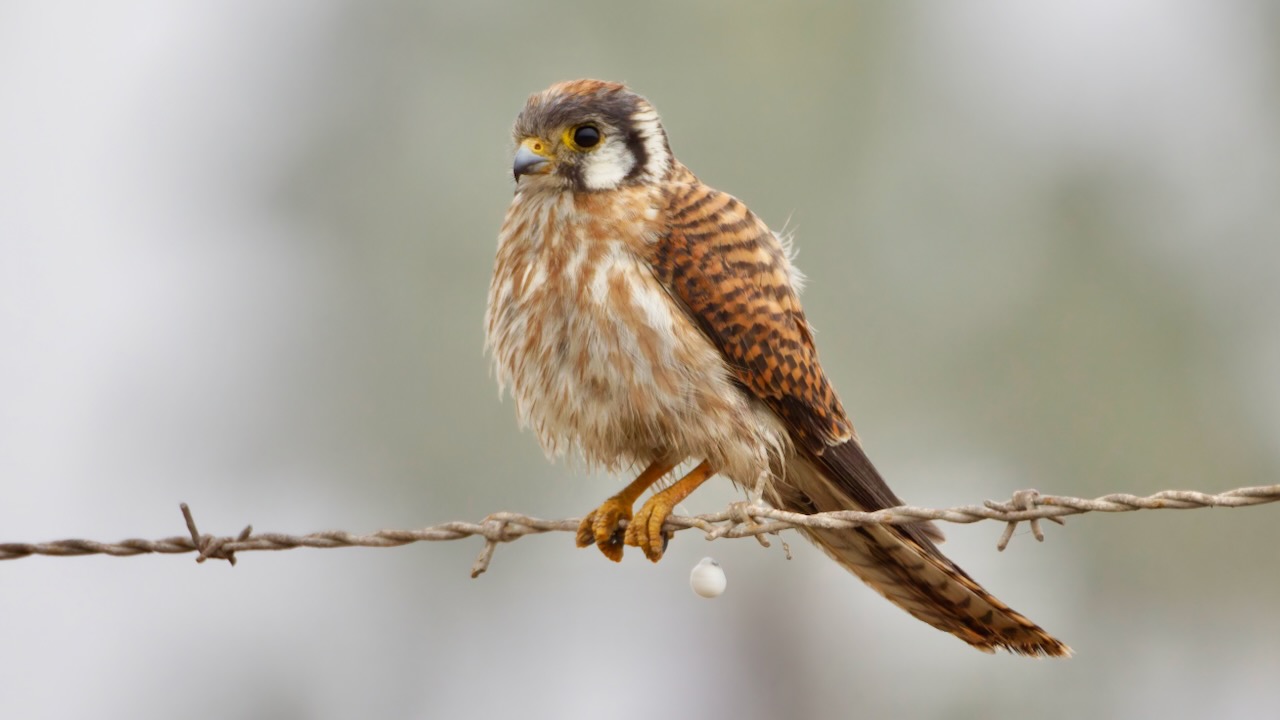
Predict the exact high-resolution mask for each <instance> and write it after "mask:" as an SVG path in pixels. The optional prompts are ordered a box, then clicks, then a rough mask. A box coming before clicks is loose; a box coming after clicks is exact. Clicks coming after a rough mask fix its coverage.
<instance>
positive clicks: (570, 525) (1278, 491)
mask: <svg viewBox="0 0 1280 720" xmlns="http://www.w3.org/2000/svg"><path fill="white" fill-rule="evenodd" d="M1278 500H1280V485H1265V486H1259V487H1246V488H1238V489H1235V490H1229V491H1227V492H1223V493H1219V494H1216V495H1215V494H1209V493H1202V492H1195V491H1191V490H1165V491H1163V492H1158V493H1156V494H1154V495H1148V496H1146V497H1139V496H1137V495H1128V494H1123V493H1117V494H1112V495H1104V496H1102V497H1099V498H1094V499H1092V500H1087V499H1083V498H1073V497H1062V496H1058V495H1041V494H1040V493H1039V492H1037V491H1035V490H1019V491H1018V492H1016V493H1014V494H1013V497H1012V499H1010V500H1009V501H1006V502H995V501H992V500H988V501H986V502H985V503H983V504H982V505H961V506H959V507H953V508H947V509H942V510H935V509H930V508H919V507H910V506H905V505H904V506H900V507H894V508H887V509H884V510H877V511H875V512H857V511H843V512H829V513H819V514H816V515H802V514H799V513H793V512H787V511H785V510H778V509H775V508H772V507H768V506H763V505H756V504H751V503H747V502H740V503H734V504H732V505H730V506H729V507H728V508H726V509H724V510H722V511H720V512H716V513H708V514H705V515H697V516H693V517H686V516H678V515H673V516H671V517H670V518H668V519H667V523H666V525H665V526H664V528H663V529H664V530H665V531H667V532H671V533H675V532H680V531H683V530H689V529H693V528H697V529H699V530H702V531H703V532H704V533H705V535H706V538H707V539H708V540H716V539H720V538H743V537H755V538H757V539H759V540H760V542H761V543H762V544H765V545H767V544H768V543H767V541H766V540H765V538H764V535H776V534H777V533H779V532H781V531H782V530H791V529H795V528H800V527H809V528H824V529H842V528H850V527H857V526H859V525H875V524H883V525H898V524H902V523H910V522H917V521H920V520H939V521H943V522H952V523H961V524H967V523H974V522H979V521H982V520H996V521H999V522H1004V523H1006V527H1005V530H1004V534H1003V535H1002V536H1001V538H1000V540H999V542H998V543H997V548H998V549H1000V550H1004V548H1005V546H1006V545H1007V544H1008V543H1009V540H1010V538H1011V537H1012V536H1013V532H1014V529H1015V528H1016V527H1017V525H1018V523H1021V522H1027V523H1030V525H1031V531H1032V534H1033V535H1034V536H1035V538H1036V539H1037V540H1040V541H1043V540H1044V534H1043V532H1042V531H1041V529H1040V525H1039V521H1040V520H1052V521H1054V522H1057V523H1059V524H1061V522H1062V518H1063V517H1065V516H1068V515H1080V514H1083V513H1088V512H1109V513H1114V512H1132V511H1135V510H1192V509H1196V508H1205V507H1225V508H1231V507H1245V506H1249V505H1261V504H1264V503H1271V502H1276V501H1278ZM181 509H182V514H183V517H184V519H185V520H186V524H187V532H188V534H187V535H183V536H175V537H168V538H163V539H160V540H141V539H136V538H135V539H129V540H121V541H119V542H114V543H103V542H96V541H93V540H76V539H72V540H55V541H52V542H44V543H0V560H16V559H18V558H24V557H30V556H32V555H49V556H54V557H71V556H79V555H113V556H116V557H128V556H132V555H144V554H149V553H162V554H178V553H189V552H195V553H197V557H196V562H204V561H205V560H208V559H211V558H212V559H217V560H226V561H228V562H229V563H231V564H232V565H234V564H235V562H236V553H239V552H249V551H254V550H292V549H293V548H299V547H311V548H340V547H398V546H400V545H408V544H410V543H416V542H434V541H442V540H461V539H463V538H467V537H472V536H477V535H478V536H480V537H483V538H484V541H485V543H484V548H483V549H482V550H481V551H480V555H479V557H477V558H476V561H475V563H474V564H473V565H472V566H471V577H473V578H474V577H478V576H479V575H480V574H481V573H483V572H484V571H485V570H487V569H488V567H489V563H490V561H491V560H492V559H493V553H494V551H495V550H496V549H497V546H498V544H499V543H504V542H512V541H514V540H518V539H519V538H522V537H524V536H526V535H537V534H541V533H547V532H570V533H573V532H577V530H578V523H579V518H568V519H565V520H542V519H539V518H534V517H529V516H527V515H521V514H518V513H510V512H499V513H494V514H492V515H489V516H488V517H486V518H484V519H483V520H481V521H480V522H478V523H473V522H465V521H455V522H447V523H443V524H440V525H433V526H431V527H426V528H421V529H419V530H379V531H378V532H375V533H370V534H368V535H355V534H352V533H349V532H345V531H341V530H332V531H327V532H317V533H310V534H307V535H286V534H282V533H256V534H255V533H254V532H253V527H252V526H248V527H245V529H244V530H242V531H240V533H239V534H237V535H234V536H217V535H206V534H202V533H201V532H200V531H199V530H198V529H197V528H196V523H195V519H194V517H193V516H192V514H191V510H190V508H188V507H187V505H186V503H183V504H182V505H181Z"/></svg>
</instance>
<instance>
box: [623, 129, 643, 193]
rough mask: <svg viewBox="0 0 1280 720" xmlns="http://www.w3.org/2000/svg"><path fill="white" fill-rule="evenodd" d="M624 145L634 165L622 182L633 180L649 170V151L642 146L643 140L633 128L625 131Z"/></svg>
mask: <svg viewBox="0 0 1280 720" xmlns="http://www.w3.org/2000/svg"><path fill="white" fill-rule="evenodd" d="M626 143H627V152H629V153H631V157H632V159H633V160H635V163H634V164H633V165H632V166H631V169H630V170H629V171H627V176H626V177H625V178H623V181H624V182H628V181H631V180H635V179H636V178H638V177H640V176H641V175H642V174H644V173H645V172H647V171H648V170H649V151H648V149H646V148H645V146H644V138H642V137H640V133H639V132H637V131H636V129H635V128H631V129H629V130H627V138H626Z"/></svg>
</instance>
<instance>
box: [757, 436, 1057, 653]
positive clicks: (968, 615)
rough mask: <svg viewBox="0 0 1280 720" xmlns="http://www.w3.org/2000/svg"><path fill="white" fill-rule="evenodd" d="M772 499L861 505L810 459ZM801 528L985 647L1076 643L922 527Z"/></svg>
mask: <svg viewBox="0 0 1280 720" xmlns="http://www.w3.org/2000/svg"><path fill="white" fill-rule="evenodd" d="M771 494H772V495H773V496H774V497H773V498H772V499H773V500H774V501H776V502H778V504H779V506H780V507H783V508H785V509H787V510H791V511H793V512H804V513H812V512H829V511H834V510H858V509H862V508H861V507H858V506H857V504H856V503H854V502H853V501H852V500H851V499H850V498H848V496H847V495H846V494H845V493H843V492H841V489H840V488H839V487H838V486H836V485H835V484H833V483H832V482H831V481H830V480H828V479H827V478H826V476H825V473H823V472H821V471H819V470H818V468H816V467H815V466H814V465H813V464H812V463H810V462H808V461H807V460H803V459H798V460H797V461H796V462H794V463H789V467H788V473H787V477H786V481H785V482H784V483H779V484H777V485H776V486H775V487H774V488H772V493H771ZM802 532H803V533H804V534H805V535H806V536H807V537H808V538H809V540H811V541H812V542H813V543H814V544H815V545H817V546H818V547H820V548H822V549H823V550H824V551H825V552H826V553H827V554H828V555H830V556H831V558H832V559H833V560H835V561H836V562H838V563H840V564H841V565H843V566H844V567H845V568H846V569H848V570H849V571H851V572H852V573H854V574H855V575H857V576H858V577H859V578H861V579H862V581H863V582H865V583H866V584H867V585H870V586H871V587H872V588H873V589H874V590H875V591H876V592H878V593H880V594H881V595H883V596H884V597H885V598H887V599H888V600H889V601H890V602H892V603H893V604H895V605H897V606H898V607H900V608H902V609H903V610H906V611H907V612H909V613H911V615H913V616H914V617H916V618H917V619H919V620H922V621H924V622H926V623H928V624H930V625H932V626H933V627H935V628H938V629H939V630H944V631H946V632H949V633H951V634H952V635H955V636H956V637H958V638H960V639H961V640H963V641H965V642H967V643H969V644H970V645H972V646H974V647H976V648H978V649H979V650H982V651H984V652H995V651H996V650H997V649H1003V650H1007V651H1009V652H1012V653H1017V654H1019V655H1030V656H1049V657H1065V656H1069V655H1070V654H1071V648H1069V647H1067V646H1066V645H1064V644H1063V643H1062V642H1061V641H1059V640H1057V639H1056V638H1054V637H1052V636H1051V635H1049V634H1048V633H1047V632H1045V631H1044V630H1043V629H1041V628H1040V626H1038V625H1036V624H1035V623H1034V622H1032V621H1031V620H1029V619H1027V618H1026V617H1025V616H1023V615H1021V614H1020V613H1018V612H1015V611H1014V610H1012V609H1011V608H1010V607H1009V606H1008V605H1005V604H1004V603H1003V602H1001V601H1000V600H998V599H997V598H996V597H995V596H993V595H992V594H991V593H989V592H987V591H986V589H984V588H983V587H982V586H981V585H979V584H978V583H977V581H975V580H974V579H973V578H971V577H969V576H968V575H967V574H966V573H965V572H964V571H963V570H961V569H960V568H959V567H957V566H956V565H955V563H953V562H951V561H950V560H949V559H947V557H946V556H945V555H943V554H942V552H941V551H939V550H938V548H937V547H936V546H934V544H933V543H932V542H931V541H930V540H929V539H928V538H927V537H922V536H923V535H925V533H924V532H921V531H920V530H916V531H914V532H912V531H911V528H910V526H907V529H902V528H899V527H895V526H888V525H869V526H866V527H860V528H854V529H852V530H822V529H805V530H802Z"/></svg>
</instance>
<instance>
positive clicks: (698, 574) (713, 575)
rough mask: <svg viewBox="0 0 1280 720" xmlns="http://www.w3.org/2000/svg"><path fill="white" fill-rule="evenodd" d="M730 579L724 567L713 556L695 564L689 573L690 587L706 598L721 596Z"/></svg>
mask: <svg viewBox="0 0 1280 720" xmlns="http://www.w3.org/2000/svg"><path fill="white" fill-rule="evenodd" d="M727 583H728V580H727V579H726V578H725V576H724V568H722V567H720V563H718V562H716V561H715V560H713V559H712V558H709V557H706V558H702V562H700V563H698V564H697V565H694V566H693V572H691V573H689V587H691V588H693V591H694V592H695V593H697V594H698V595H701V596H702V597H704V598H713V597H720V595H721V594H722V593H724V587H725V585H726V584H727Z"/></svg>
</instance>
